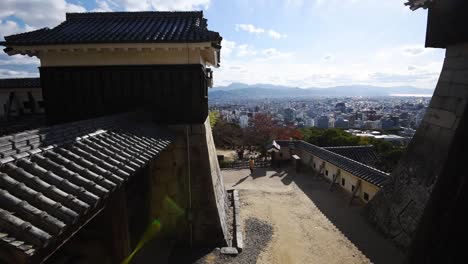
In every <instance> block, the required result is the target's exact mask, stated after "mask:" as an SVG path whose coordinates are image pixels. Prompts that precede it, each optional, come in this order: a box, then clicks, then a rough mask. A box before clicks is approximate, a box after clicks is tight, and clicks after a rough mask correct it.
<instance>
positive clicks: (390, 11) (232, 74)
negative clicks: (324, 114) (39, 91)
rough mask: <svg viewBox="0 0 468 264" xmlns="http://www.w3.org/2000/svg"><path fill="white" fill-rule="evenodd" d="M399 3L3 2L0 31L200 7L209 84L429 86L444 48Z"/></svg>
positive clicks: (12, 65)
mask: <svg viewBox="0 0 468 264" xmlns="http://www.w3.org/2000/svg"><path fill="white" fill-rule="evenodd" d="M404 2H405V1H404V0H398V1H384V0H381V1H375V0H359V1H358V0H344V1H336V0H330V1H323V0H314V1H302V0H277V1H247V0H238V1H218V0H185V1H183V0H180V1H167V0H151V1H130V0H126V1H123V0H117V1H110V0H96V1H94V0H87V1H85V0H69V1H65V0H46V1H26V0H19V1H12V0H7V1H5V2H4V3H2V10H0V36H1V37H3V36H5V35H10V34H15V33H19V32H24V31H29V30H34V29H39V28H42V27H54V26H56V25H57V24H58V23H59V22H60V21H63V19H64V16H65V13H66V12H86V11H88V12H89V11H99V12H100V11H143V10H203V11H204V13H205V17H206V18H208V23H209V24H210V25H212V28H213V29H214V30H216V31H219V32H221V33H222V35H223V37H224V39H223V42H222V47H223V48H222V52H221V56H222V57H221V67H220V68H219V69H215V72H216V74H215V76H216V77H215V78H214V85H215V86H221V85H228V84H230V83H232V82H243V83H248V84H256V83H269V84H281V85H288V86H293V87H301V88H305V87H330V86H337V85H353V84H363V85H378V86H386V87H388V86H401V85H408V86H414V87H420V88H434V87H435V85H436V80H437V78H438V76H439V74H440V70H441V66H442V62H443V56H444V52H443V50H440V49H425V48H424V35H425V30H424V25H425V23H426V16H427V11H423V10H420V11H419V12H412V11H410V10H408V8H406V7H405V6H404ZM38 66H39V62H38V59H36V58H30V57H23V56H20V55H16V56H12V57H8V56H7V55H6V54H4V53H2V54H1V55H0V77H1V78H12V77H31V76H38V70H37V67H38Z"/></svg>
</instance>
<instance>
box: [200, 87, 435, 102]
mask: <svg viewBox="0 0 468 264" xmlns="http://www.w3.org/2000/svg"><path fill="white" fill-rule="evenodd" d="M433 92H434V90H433V89H423V88H416V87H412V86H396V87H379V86H370V85H349V86H335V87H329V88H298V87H290V86H282V85H272V84H250V85H249V84H244V83H232V84H230V85H228V86H218V87H214V88H212V89H210V90H209V91H208V94H209V97H210V99H211V100H223V99H243V98H246V99H247V98H249V99H261V98H298V97H317V96H334V97H342V96H364V97H369V96H391V95H394V94H398V95H405V94H407V95H414V94H421V95H427V96H430V95H432V94H433Z"/></svg>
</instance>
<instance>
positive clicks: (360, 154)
mask: <svg viewBox="0 0 468 264" xmlns="http://www.w3.org/2000/svg"><path fill="white" fill-rule="evenodd" d="M324 149H326V150H329V151H331V152H334V153H336V154H340V155H341V156H345V157H347V158H350V159H352V160H355V161H357V162H360V163H363V164H366V165H369V166H375V165H376V164H377V162H378V161H379V158H378V157H377V154H376V153H375V151H374V146H372V145H367V146H341V147H324Z"/></svg>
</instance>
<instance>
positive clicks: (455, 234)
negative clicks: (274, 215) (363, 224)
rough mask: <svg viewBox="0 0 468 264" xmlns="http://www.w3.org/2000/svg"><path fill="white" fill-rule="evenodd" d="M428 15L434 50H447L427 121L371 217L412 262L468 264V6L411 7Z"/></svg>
mask: <svg viewBox="0 0 468 264" xmlns="http://www.w3.org/2000/svg"><path fill="white" fill-rule="evenodd" d="M407 5H409V6H410V8H411V9H412V10H417V9H419V8H427V9H428V22H427V35H426V46H427V47H436V48H445V49H446V53H445V59H444V65H443V67H442V71H441V74H440V77H439V80H438V82H437V86H436V88H435V91H434V95H433V97H432V98H431V102H430V104H429V107H428V109H427V111H426V114H425V116H424V118H423V120H422V122H421V125H420V127H419V128H418V130H417V131H416V133H415V135H414V137H413V139H412V141H411V142H410V144H409V145H408V148H407V150H406V152H405V154H404V155H403V157H402V159H401V160H400V161H399V164H398V166H397V167H396V168H395V169H394V170H393V172H392V174H391V177H390V179H389V181H388V182H387V183H386V184H385V185H384V186H383V188H382V189H381V191H380V192H379V193H378V194H377V195H376V196H375V197H374V199H373V200H372V201H371V202H370V203H369V207H368V216H369V219H370V220H371V221H372V222H374V223H375V224H376V225H377V227H378V228H379V229H380V230H381V231H383V232H384V233H385V234H386V236H387V237H388V238H389V239H391V240H392V241H394V242H395V243H396V244H397V245H399V246H401V247H402V248H403V249H406V250H407V252H408V259H407V263H466V250H465V243H463V241H464V240H465V239H466V237H467V235H468V228H467V226H466V223H467V222H468V218H467V216H466V211H467V204H468V185H467V183H468V181H467V173H466V170H465V165H466V164H467V163H468V155H467V149H468V140H467V133H468V130H467V124H468V115H467V113H468V92H467V91H468V29H467V24H468V23H467V22H468V15H467V14H468V1H465V0H410V1H408V2H407Z"/></svg>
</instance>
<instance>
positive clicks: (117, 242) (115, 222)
mask: <svg viewBox="0 0 468 264" xmlns="http://www.w3.org/2000/svg"><path fill="white" fill-rule="evenodd" d="M108 212H109V213H108V216H107V217H108V219H109V221H110V225H111V231H112V235H111V237H112V238H111V239H112V240H111V255H112V263H121V262H122V261H123V260H124V259H125V258H126V257H128V255H130V252H131V251H130V233H129V231H128V208H127V197H126V192H125V189H124V188H122V189H120V190H118V191H117V192H116V193H115V194H114V197H113V198H112V201H111V202H110V204H109V211H108Z"/></svg>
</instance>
